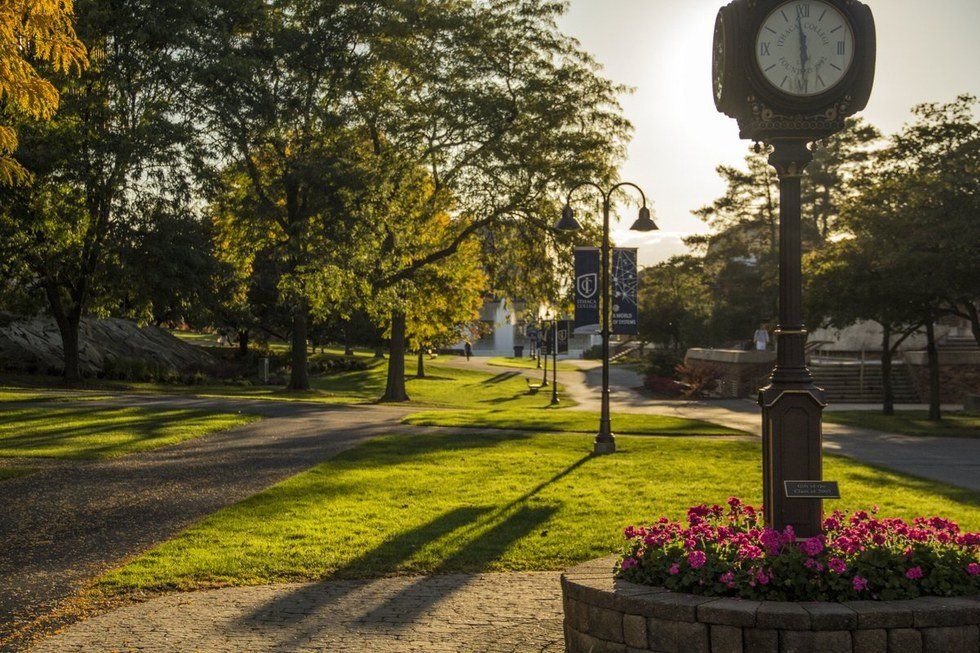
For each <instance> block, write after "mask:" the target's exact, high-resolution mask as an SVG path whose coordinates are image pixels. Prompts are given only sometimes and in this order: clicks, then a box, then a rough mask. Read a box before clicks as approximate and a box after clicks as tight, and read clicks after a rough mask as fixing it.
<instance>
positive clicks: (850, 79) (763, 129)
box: [713, 0, 875, 537]
mask: <svg viewBox="0 0 980 653" xmlns="http://www.w3.org/2000/svg"><path fill="white" fill-rule="evenodd" d="M874 69H875V27H874V19H873V17H872V15H871V10H870V9H869V8H868V7H867V6H866V5H864V4H863V3H861V2H858V1H857V0H810V1H807V0H789V1H787V0H734V2H731V3H730V4H728V5H727V6H725V7H723V8H722V9H721V10H720V11H719V13H718V18H717V20H716V23H715V40H714V79H713V84H714V92H715V104H716V105H717V107H718V110H719V111H721V112H723V113H725V114H727V115H729V116H731V117H733V118H735V119H736V120H738V123H739V127H740V130H741V136H742V137H743V138H746V139H751V140H754V141H756V142H764V143H765V144H766V145H768V146H769V147H770V148H771V154H770V157H769V163H770V164H771V165H772V166H773V167H774V168H775V169H776V172H777V174H778V176H779V194H780V198H779V325H778V327H777V329H776V366H775V368H774V369H773V372H772V375H771V378H770V383H769V385H767V386H766V387H764V388H762V389H761V390H760V391H759V404H760V406H761V407H762V477H763V503H764V508H765V520H766V524H767V525H768V526H770V527H772V528H775V529H778V530H783V529H785V528H786V527H787V526H792V528H793V530H794V531H795V532H796V534H797V535H798V536H799V537H813V536H816V535H818V534H819V533H820V532H821V520H822V499H821V498H819V497H820V496H821V487H822V486H821V484H820V481H822V478H823V457H822V432H821V418H822V413H823V409H824V408H825V406H826V403H825V401H824V392H823V390H821V389H820V388H818V387H817V386H816V385H815V384H814V382H813V377H812V375H811V374H810V371H809V370H808V369H807V366H806V358H805V346H806V338H807V332H806V329H805V326H804V324H803V273H802V256H803V252H802V234H801V213H802V206H801V204H802V199H801V198H802V192H801V185H802V179H803V174H804V172H805V170H806V167H807V165H808V164H809V163H810V162H811V161H812V159H813V154H812V152H811V150H810V143H812V142H814V141H817V140H819V139H821V138H826V137H827V136H829V135H831V134H834V133H836V132H838V131H841V130H842V129H843V128H844V121H845V119H846V118H847V117H848V116H850V115H853V114H854V113H857V112H858V111H860V110H861V109H863V108H864V107H865V106H866V105H867V102H868V99H869V98H870V95H871V86H872V83H873V79H874ZM791 487H792V488H794V489H793V491H791ZM801 487H803V488H807V489H806V490H805V491H802V492H801V491H799V488H801ZM814 488H816V489H815V490H814Z"/></svg>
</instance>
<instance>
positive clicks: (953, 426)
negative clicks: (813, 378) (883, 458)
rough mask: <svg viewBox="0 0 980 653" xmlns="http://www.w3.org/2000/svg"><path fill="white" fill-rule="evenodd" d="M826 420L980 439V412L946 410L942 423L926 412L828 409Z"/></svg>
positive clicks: (877, 427)
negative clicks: (978, 413)
mask: <svg viewBox="0 0 980 653" xmlns="http://www.w3.org/2000/svg"><path fill="white" fill-rule="evenodd" d="M824 419H825V420H827V421H828V422H833V423H834V424H845V425H847V426H856V427H859V428H865V429H874V430H876V431H887V432H889V433H901V434H903V435H923V436H933V437H944V438H980V415H968V414H966V413H944V414H943V419H942V422H939V423H936V422H931V421H929V414H928V413H927V412H925V411H899V412H896V413H895V414H894V415H882V414H881V413H875V412H868V411H856V410H854V411H836V410H834V411H827V412H825V413H824Z"/></svg>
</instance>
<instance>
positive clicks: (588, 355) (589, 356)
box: [582, 345, 602, 361]
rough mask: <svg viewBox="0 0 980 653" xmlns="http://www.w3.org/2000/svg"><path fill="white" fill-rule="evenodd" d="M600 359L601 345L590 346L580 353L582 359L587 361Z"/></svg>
mask: <svg viewBox="0 0 980 653" xmlns="http://www.w3.org/2000/svg"><path fill="white" fill-rule="evenodd" d="M601 358H602V345H592V346H591V347H589V348H588V349H586V350H585V351H584V352H582V359H583V360H587V361H595V360H600V359H601Z"/></svg>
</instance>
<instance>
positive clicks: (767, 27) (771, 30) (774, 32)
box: [766, 25, 779, 34]
mask: <svg viewBox="0 0 980 653" xmlns="http://www.w3.org/2000/svg"><path fill="white" fill-rule="evenodd" d="M766 29H767V30H769V31H770V32H772V33H773V34H779V32H777V31H776V30H774V29H773V28H771V27H769V26H768V25H766Z"/></svg>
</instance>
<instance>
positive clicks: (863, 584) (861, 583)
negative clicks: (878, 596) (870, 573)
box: [851, 576, 868, 592]
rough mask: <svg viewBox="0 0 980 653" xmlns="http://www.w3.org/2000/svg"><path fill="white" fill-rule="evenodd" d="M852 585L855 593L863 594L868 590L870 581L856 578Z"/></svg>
mask: <svg viewBox="0 0 980 653" xmlns="http://www.w3.org/2000/svg"><path fill="white" fill-rule="evenodd" d="M851 585H852V586H853V587H854V591H855V592H863V591H864V590H866V589H868V581H867V580H866V579H864V578H861V577H860V576H855V577H854V580H852V581H851Z"/></svg>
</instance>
